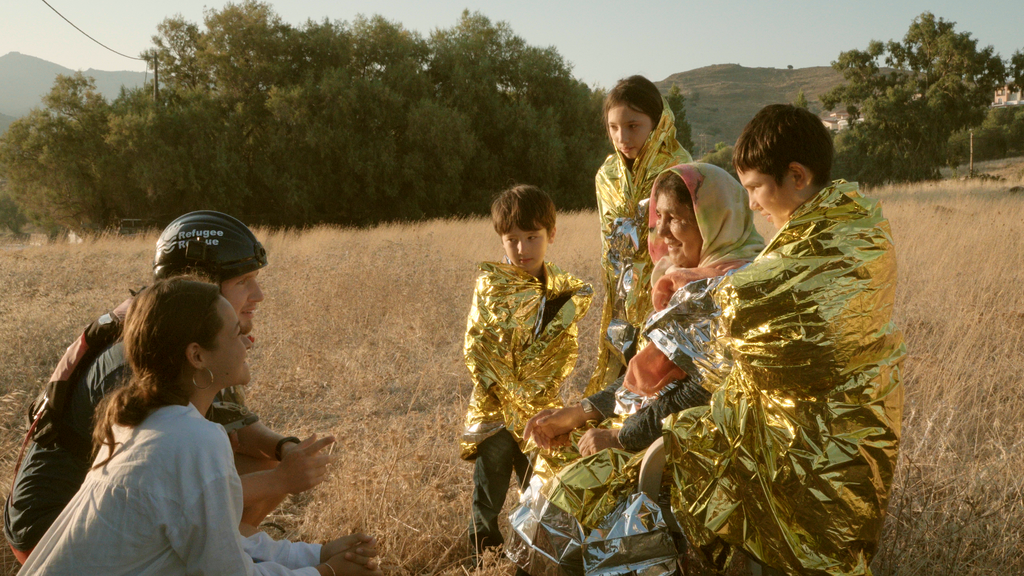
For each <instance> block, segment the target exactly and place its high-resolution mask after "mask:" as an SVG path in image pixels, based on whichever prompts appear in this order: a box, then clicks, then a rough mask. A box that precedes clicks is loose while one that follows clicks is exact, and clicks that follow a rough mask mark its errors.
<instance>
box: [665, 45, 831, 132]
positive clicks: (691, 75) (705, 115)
mask: <svg viewBox="0 0 1024 576" xmlns="http://www.w3.org/2000/svg"><path fill="white" fill-rule="evenodd" d="M842 80H843V78H842V76H841V75H840V74H839V73H838V72H836V71H835V70H833V69H832V68H831V67H829V66H814V67H811V68H794V69H792V70H789V69H784V68H782V69H780V68H746V67H744V66H740V65H739V64H716V65H714V66H706V67H704V68H697V69H696V70H690V71H688V72H680V73H678V74H673V75H671V76H669V77H668V78H665V79H664V80H662V81H661V82H655V84H656V85H657V86H658V88H660V89H661V90H662V91H663V92H667V91H668V90H669V89H670V88H671V87H672V85H673V84H678V85H679V90H680V91H681V92H682V93H683V94H684V95H685V96H686V118H687V120H689V121H690V125H691V126H693V141H694V142H695V143H696V145H697V146H698V147H704V148H710V149H713V148H714V145H715V143H716V142H727V143H730V144H731V143H733V142H735V141H736V138H737V137H739V135H740V132H741V131H742V130H743V126H744V125H745V124H746V123H747V121H748V120H750V118H751V117H752V116H753V115H754V114H755V113H757V111H758V110H760V109H761V108H762V107H764V106H766V105H768V104H776V103H791V102H793V101H795V100H796V97H797V94H799V93H800V90H803V91H804V96H806V98H807V102H808V104H809V109H810V110H811V112H814V113H815V114H820V113H821V112H822V107H821V102H820V101H819V100H818V97H819V96H820V95H821V94H824V93H825V92H828V90H829V89H830V88H832V87H833V86H836V85H838V84H840V83H841V82H842ZM702 134H703V135H704V136H703V138H702Z"/></svg>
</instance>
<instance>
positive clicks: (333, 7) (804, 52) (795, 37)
mask: <svg viewBox="0 0 1024 576" xmlns="http://www.w3.org/2000/svg"><path fill="white" fill-rule="evenodd" d="M47 2H48V3H49V4H50V5H52V6H53V7H54V8H55V9H57V10H58V11H60V12H61V13H62V14H63V15H64V16H65V17H66V18H67V19H69V20H71V21H72V22H74V23H75V24H76V25H77V26H78V27H79V28H81V29H82V30H84V31H85V32H86V33H88V34H89V35H90V36H92V37H93V38H95V39H96V40H98V41H100V42H102V43H103V44H106V45H107V46H109V47H110V48H112V49H114V50H116V51H118V52H122V53H124V54H127V55H129V56H138V55H139V53H140V52H142V51H143V50H146V49H147V48H149V47H151V46H152V41H151V37H152V36H153V34H155V33H156V26H157V24H158V23H159V22H160V21H162V20H163V19H164V18H167V17H169V16H173V15H175V14H180V15H181V16H183V17H184V18H185V19H186V20H190V21H193V22H196V23H202V21H203V11H204V9H206V8H212V9H220V8H222V7H223V6H224V3H222V2H219V1H218V0H168V1H164V2H153V1H147V0H142V1H139V0H47ZM269 3H270V4H271V5H273V6H274V9H275V11H276V12H277V13H278V14H279V15H280V16H281V18H282V19H283V20H284V21H286V22H289V23H291V24H295V25H301V24H302V23H304V22H305V21H306V20H308V19H314V20H322V19H324V18H328V19H330V20H343V21H351V20H352V19H353V18H354V17H355V16H357V15H359V14H363V15H367V16H369V15H373V14H380V15H382V16H384V17H385V18H387V19H389V20H392V21H396V22H400V23H401V24H402V25H403V26H404V27H405V28H408V29H411V30H415V31H418V32H420V33H421V34H422V35H423V36H429V34H430V32H431V31H432V30H435V29H437V28H447V27H450V26H452V25H454V24H455V22H456V21H457V20H458V18H459V16H460V14H461V13H462V11H463V10H464V9H469V10H471V11H479V12H481V13H482V14H484V15H485V16H487V17H488V18H490V19H491V20H492V21H505V22H508V23H509V25H510V26H511V27H512V30H513V31H514V32H515V33H516V34H518V35H519V36H521V37H523V38H524V39H525V40H526V41H527V42H528V43H529V44H532V45H536V46H543V47H547V46H554V47H555V48H556V49H557V50H558V52H559V53H560V54H561V55H562V56H563V57H564V58H565V59H566V60H568V61H569V62H571V63H572V64H573V71H574V74H575V75H576V76H577V77H578V78H580V79H582V80H583V81H585V82H586V83H587V84H589V85H591V86H602V87H606V88H607V87H611V86H613V85H614V84H615V82H616V81H617V80H618V79H619V78H623V77H626V76H629V75H632V74H643V75H645V76H647V77H648V78H650V79H652V80H655V81H658V80H662V79H664V78H666V77H667V76H669V75H671V74H674V73H676V72H684V71H687V70H692V69H694V68H700V67H703V66H709V65H712V64H725V63H733V64H740V65H743V66H748V67H767V68H785V67H786V66H790V65H791V66H794V67H796V68H803V67H808V66H827V65H829V64H830V63H831V62H832V61H833V60H835V59H836V58H837V56H838V55H839V53H840V52H842V51H844V50H850V49H854V48H861V49H863V48H865V47H866V46H867V44H868V42H869V41H870V40H883V41H885V40H890V39H901V38H902V37H903V36H904V34H906V32H907V28H908V27H909V26H910V24H911V22H912V21H913V19H914V18H915V17H916V16H918V15H920V14H921V13H922V12H925V11H930V12H932V13H934V14H935V15H936V16H939V17H942V18H944V19H946V20H952V21H954V22H956V23H957V25H956V30H958V31H968V32H970V33H971V34H972V35H973V37H974V38H976V39H978V44H979V46H988V45H992V46H993V47H994V48H995V50H996V52H997V53H999V54H1000V55H1002V56H1003V57H1004V58H1008V57H1009V56H1010V55H1011V54H1012V53H1013V52H1015V51H1017V50H1024V33H1022V32H1021V22H1024V2H1021V1H1020V0H989V1H987V2H964V1H963V0H956V1H952V0H948V1H947V0H941V1H937V0H933V1H930V2H926V1H920V0H859V1H857V0H840V1H822V0H775V1H773V2H768V1H753V0H748V1H739V0H725V1H714V0H704V1H703V2H691V1H688V0H645V1H642V2H634V3H626V2H622V1H621V0H619V1H610V0H591V1H589V2H578V1H569V0H546V1H539V0H514V1H509V0H475V1H474V0H430V1H429V2H424V1H422V0H418V1H400V0H287V1H286V2H285V1H278V2H269ZM4 4H5V6H4V8H3V9H2V11H0V13H2V18H0V55H3V54H7V53H8V52H21V53H22V54H27V55H30V56H36V57H38V58H42V59H44V60H49V61H51V62H54V63H56V64H60V65H61V66H65V67H68V68H71V69H76V70H77V69H81V70H87V69H89V68H94V69H97V70H133V71H138V72H142V71H144V70H145V66H146V65H145V63H143V62H139V61H135V60H130V59H127V58H124V57H121V56H118V55H116V54H113V53H112V52H109V51H107V50H106V49H104V48H102V47H101V46H98V45H96V44H95V43H93V42H92V41H91V40H89V39H88V38H86V37H85V36H83V35H82V34H81V33H79V32H78V31H77V30H75V29H74V28H72V27H71V26H70V25H68V24H67V23H66V22H65V21H64V20H62V19H61V18H60V16H58V15H57V14H55V13H54V12H53V11H52V10H51V9H50V8H49V7H47V4H46V3H44V2H43V0H5V2H4Z"/></svg>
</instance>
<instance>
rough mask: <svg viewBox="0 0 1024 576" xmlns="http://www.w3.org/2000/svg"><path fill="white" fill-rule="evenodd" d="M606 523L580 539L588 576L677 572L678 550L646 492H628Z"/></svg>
mask: <svg viewBox="0 0 1024 576" xmlns="http://www.w3.org/2000/svg"><path fill="white" fill-rule="evenodd" d="M606 522H607V524H606V525H605V526H602V527H600V528H597V529H595V530H594V531H592V532H591V533H590V535H589V536H587V539H586V540H584V542H583V566H584V570H585V573H586V575H587V576H612V575H619V574H636V575H637V576H673V575H676V574H678V573H679V568H678V564H677V562H676V560H677V558H678V557H679V551H678V550H677V549H676V546H675V542H674V541H673V539H672V535H671V534H670V533H669V529H668V526H667V525H666V523H665V518H664V517H663V515H662V512H661V507H659V506H658V504H657V503H656V502H654V501H652V500H651V499H650V498H648V497H647V495H646V494H643V493H638V494H633V495H631V496H630V497H629V498H628V499H626V500H625V501H624V502H622V504H620V505H619V507H618V508H616V509H615V511H614V512H612V513H611V514H609V515H608V518H607V520H606Z"/></svg>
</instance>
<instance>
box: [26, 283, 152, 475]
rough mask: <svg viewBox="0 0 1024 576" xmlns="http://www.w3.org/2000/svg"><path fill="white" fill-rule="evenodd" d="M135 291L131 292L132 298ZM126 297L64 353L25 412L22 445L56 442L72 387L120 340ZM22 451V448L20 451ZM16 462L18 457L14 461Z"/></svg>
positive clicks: (127, 303) (91, 324)
mask: <svg viewBox="0 0 1024 576" xmlns="http://www.w3.org/2000/svg"><path fill="white" fill-rule="evenodd" d="M137 293H138V292H137V291H136V292H132V297H134V296H135V294H137ZM131 302H132V298H128V299H127V300H125V301H124V302H122V303H121V304H119V305H118V306H117V307H116V308H114V309H113V310H111V311H110V312H108V313H106V314H104V315H102V316H100V317H99V318H97V319H96V320H94V321H92V322H91V323H90V324H89V325H88V326H86V327H85V331H83V332H82V334H81V335H80V336H79V337H78V339H77V340H75V342H74V343H73V344H71V346H68V349H67V350H66V351H65V352H64V356H62V357H61V359H60V362H58V363H57V368H56V369H54V371H53V375H52V376H50V380H49V382H47V383H46V386H45V387H43V390H42V392H40V394H39V396H37V397H36V399H35V401H34V402H32V404H31V405H30V406H29V409H28V414H27V417H28V427H29V431H28V435H27V437H26V438H25V445H26V446H27V445H28V441H29V440H30V439H31V440H32V441H34V442H36V443H37V444H39V445H40V446H44V447H49V446H52V445H54V444H55V443H56V442H57V436H58V432H59V430H60V427H61V422H62V421H63V420H64V413H65V411H66V410H67V406H68V403H69V400H70V397H71V391H72V387H73V386H74V385H75V383H76V382H78V380H79V379H80V378H81V374H82V371H83V370H88V369H89V366H91V365H92V362H93V360H95V359H96V357H97V356H99V354H100V353H101V352H103V351H104V350H106V349H107V347H108V346H110V345H111V344H113V343H115V342H117V340H118V339H120V338H121V332H122V330H123V328H124V317H125V314H126V313H127V312H128V305H129V304H131ZM22 452H24V447H23V448H22ZM18 460H19V463H20V460H21V457H20V456H19V458H18Z"/></svg>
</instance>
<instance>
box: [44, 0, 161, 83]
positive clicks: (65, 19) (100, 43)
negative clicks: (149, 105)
mask: <svg viewBox="0 0 1024 576" xmlns="http://www.w3.org/2000/svg"><path fill="white" fill-rule="evenodd" d="M43 4H46V5H47V6H49V7H50V10H53V11H54V12H57V9H56V8H54V7H53V6H50V3H49V2H47V1H46V0H43ZM57 16H60V17H61V18H64V15H63V14H61V13H60V12H57ZM64 21H65V22H67V23H68V24H71V26H72V27H74V29H75V30H78V31H79V32H81V33H82V34H85V37H86V38H88V39H89V40H92V41H93V42H95V43H97V44H99V45H100V46H103V47H104V48H106V49H107V50H110V51H111V52H113V53H114V54H117V55H118V56H124V57H125V58H130V59H132V60H138V61H140V62H148V60H146V59H145V58H136V57H134V56H129V55H127V54H121V53H120V52H118V51H117V50H114V49H113V48H111V47H110V46H107V45H106V44H104V43H103V42H100V41H99V40H97V39H95V38H93V37H92V36H89V35H88V34H86V33H85V30H82V29H81V28H79V27H78V26H75V23H74V22H72V21H71V20H68V19H67V18H64ZM147 70H148V68H147Z"/></svg>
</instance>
